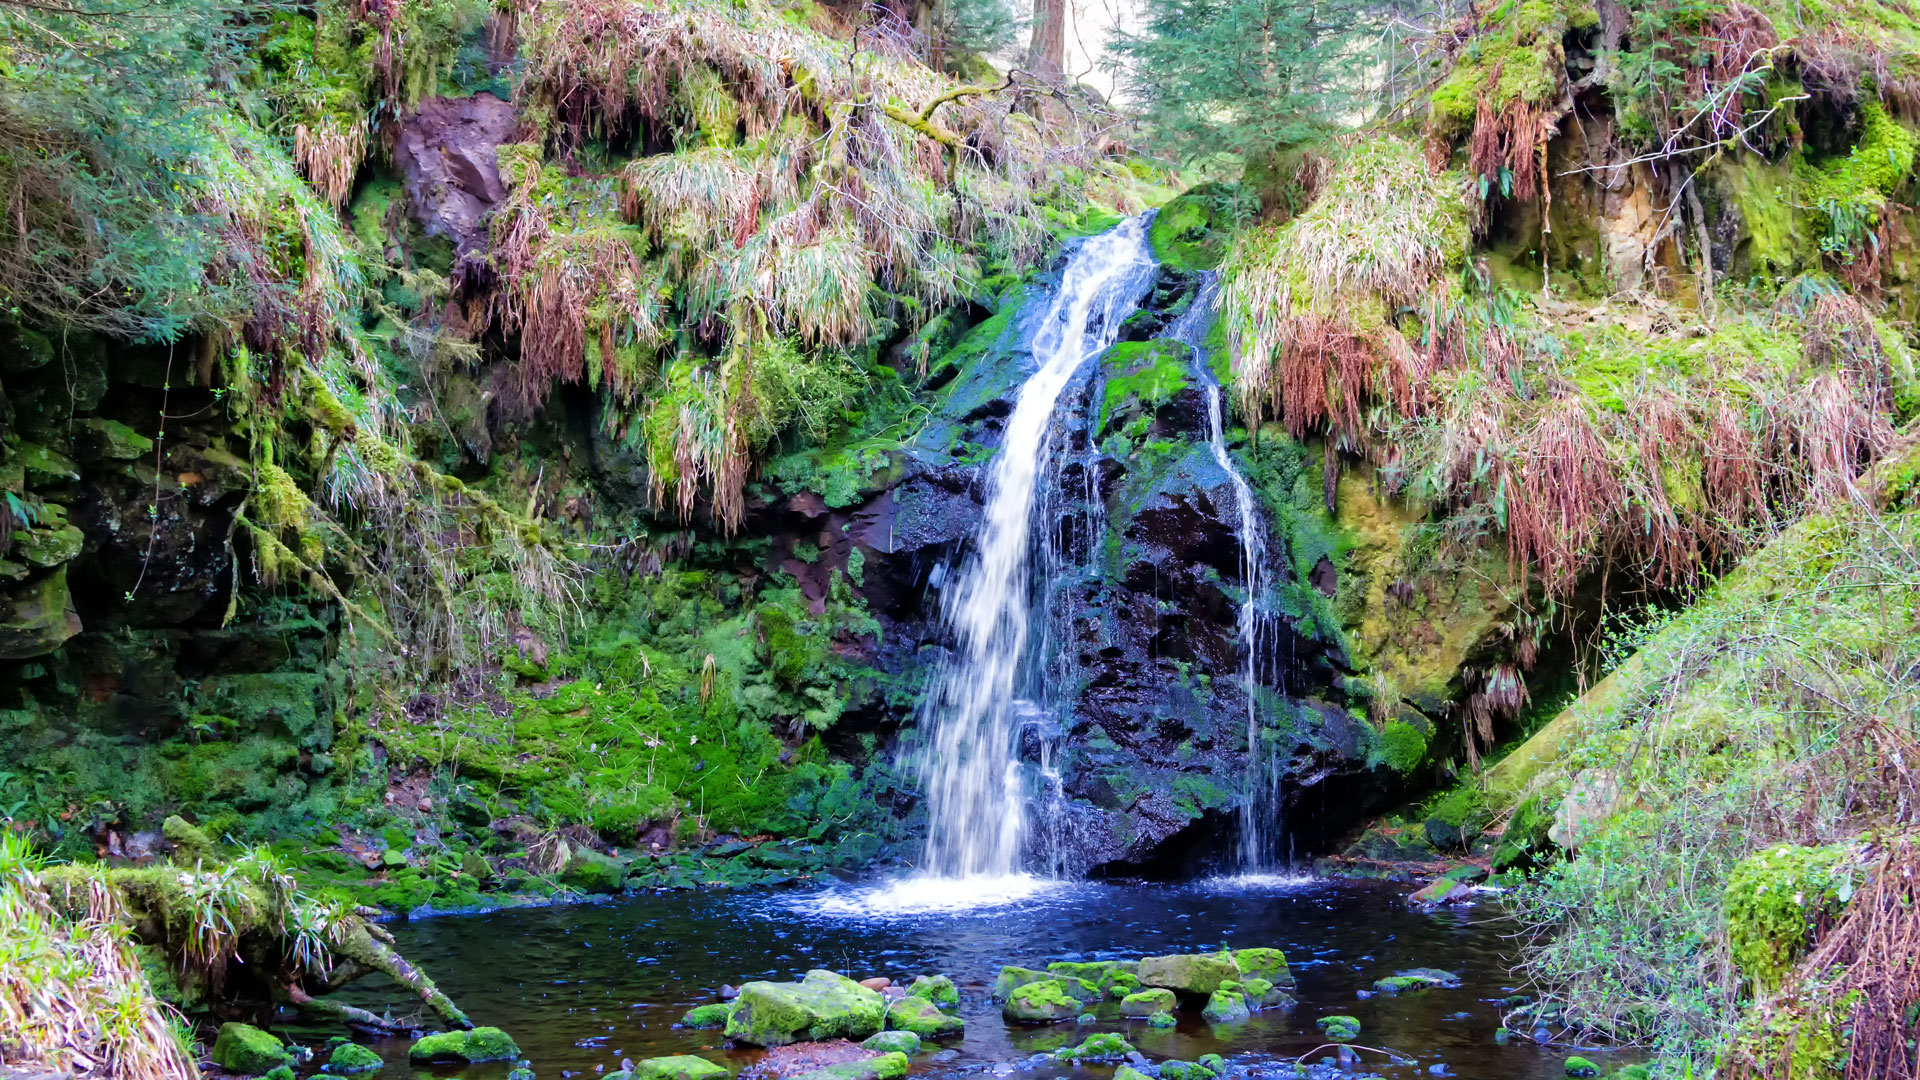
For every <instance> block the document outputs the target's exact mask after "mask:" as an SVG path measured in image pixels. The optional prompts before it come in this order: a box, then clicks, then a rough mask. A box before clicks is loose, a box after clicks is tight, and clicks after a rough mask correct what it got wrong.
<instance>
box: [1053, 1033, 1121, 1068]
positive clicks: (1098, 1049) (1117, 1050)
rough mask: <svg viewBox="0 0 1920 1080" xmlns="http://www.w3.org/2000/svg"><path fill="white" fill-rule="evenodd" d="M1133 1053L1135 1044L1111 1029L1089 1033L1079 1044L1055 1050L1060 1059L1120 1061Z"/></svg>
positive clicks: (1054, 1054)
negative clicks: (1094, 1033) (1095, 1033)
mask: <svg viewBox="0 0 1920 1080" xmlns="http://www.w3.org/2000/svg"><path fill="white" fill-rule="evenodd" d="M1131 1053H1133V1044H1132V1043H1130V1042H1128V1041H1127V1040H1126V1039H1124V1038H1122V1037H1120V1036H1119V1035H1116V1034H1114V1033H1113V1032H1111V1031H1103V1032H1100V1033H1099V1034H1097V1035H1089V1036H1087V1037H1086V1039H1085V1040H1084V1041H1083V1042H1081V1044H1080V1045H1079V1046H1069V1047H1064V1048H1062V1049H1059V1050H1055V1051H1054V1052H1053V1056H1054V1058H1055V1059H1056V1060H1059V1061H1080V1062H1085V1061H1120V1060H1122V1059H1124V1058H1125V1057H1126V1056H1127V1055H1128V1054H1131Z"/></svg>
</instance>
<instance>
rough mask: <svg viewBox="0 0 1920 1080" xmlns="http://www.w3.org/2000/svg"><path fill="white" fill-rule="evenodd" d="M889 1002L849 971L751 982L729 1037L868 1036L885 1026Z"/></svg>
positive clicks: (752, 1041)
mask: <svg viewBox="0 0 1920 1080" xmlns="http://www.w3.org/2000/svg"><path fill="white" fill-rule="evenodd" d="M886 1016H887V1005H886V1001H885V1000H884V999H883V998H881V996H880V995H879V994H877V993H875V992H874V991H872V990H869V989H867V988H866V987H864V986H861V985H860V984H859V983H857V982H854V981H853V980H852V979H849V978H847V977H846V976H844V975H838V974H835V973H834V972H831V971H822V970H820V969H818V968H815V969H814V970H812V971H809V972H807V974H806V977H805V978H803V979H802V980H800V981H799V982H797V983H775V982H750V983H748V984H746V985H745V986H742V987H741V988H740V997H739V999H738V1000H736V1001H735V1002H734V1008H733V1014H732V1015H731V1016H729V1017H727V1027H726V1033H727V1038H729V1039H732V1040H733V1041H734V1042H739V1043H747V1044H749V1045H752V1046H785V1045H787V1044H788V1043H795V1042H817V1041H819V1040H821V1039H833V1038H842V1039H864V1038H866V1037H867V1036H869V1035H872V1034H874V1033H875V1032H877V1031H879V1030H880V1029H881V1028H882V1027H884V1026H885V1023H886Z"/></svg>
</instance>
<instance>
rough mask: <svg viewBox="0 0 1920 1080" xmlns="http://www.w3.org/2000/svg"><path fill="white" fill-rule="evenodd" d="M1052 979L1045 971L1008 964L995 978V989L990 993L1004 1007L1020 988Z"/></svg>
mask: <svg viewBox="0 0 1920 1080" xmlns="http://www.w3.org/2000/svg"><path fill="white" fill-rule="evenodd" d="M1052 978H1053V976H1052V975H1050V974H1048V973H1047V972H1044V971H1035V970H1034V969H1032V968H1023V967H1016V966H1014V965H1012V964H1008V965H1006V966H1004V967H1002V968H1001V969H1000V973H999V974H998V975H995V976H994V977H993V987H992V988H991V990H990V991H989V992H990V993H991V994H992V995H993V1000H994V1001H995V1002H997V1003H999V1004H1002V1005H1004V1004H1006V1002H1007V999H1008V998H1010V997H1012V996H1013V992H1014V990H1016V989H1018V988H1019V987H1022V986H1025V985H1027V984H1028V983H1035V982H1042V981H1044V980H1048V979H1052Z"/></svg>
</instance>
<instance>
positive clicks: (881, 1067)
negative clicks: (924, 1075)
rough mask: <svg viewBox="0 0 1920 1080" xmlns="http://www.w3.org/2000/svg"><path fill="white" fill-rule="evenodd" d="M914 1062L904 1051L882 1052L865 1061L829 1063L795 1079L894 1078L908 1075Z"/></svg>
mask: <svg viewBox="0 0 1920 1080" xmlns="http://www.w3.org/2000/svg"><path fill="white" fill-rule="evenodd" d="M912 1067H913V1063H912V1062H910V1061H908V1060H907V1055H905V1054H902V1053H897V1052H896V1053H888V1054H881V1055H879V1056H878V1057H870V1058H867V1059H866V1060H864V1061H849V1062H846V1063H844V1064H841V1065H829V1066H827V1067H826V1068H824V1069H815V1070H813V1071H812V1072H804V1073H801V1074H800V1075H799V1076H797V1077H795V1078H794V1080H894V1078H895V1077H900V1076H905V1075H907V1070H908V1069H910V1068H912Z"/></svg>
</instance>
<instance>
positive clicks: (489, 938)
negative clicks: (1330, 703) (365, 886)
mask: <svg viewBox="0 0 1920 1080" xmlns="http://www.w3.org/2000/svg"><path fill="white" fill-rule="evenodd" d="M1403 895H1404V889H1403V888H1398V887H1394V886H1388V885H1380V884H1374V883H1365V882H1345V881H1313V880H1305V881H1293V882H1284V883H1275V882H1268V883H1266V884H1262V885H1238V884H1232V883H1214V884H1204V883H1197V884H1189V885H1161V884H1154V885H1146V884H1139V885H1129V884H1093V883H1088V884H1078V885H1071V886H1066V887H1063V888H1061V889H1060V890H1058V891H1056V892H1052V893H1049V894H1046V895H1042V896H1039V897H1035V898H1031V899H1028V900H1024V901H1021V902H1017V903H1014V904H1009V905H1005V906H1001V907H997V908H992V909H989V910H985V911H977V912H972V913H940V914H921V915H873V914H863V913H860V912H859V911H858V910H854V911H851V912H850V911H847V910H844V909H846V908H848V907H853V906H854V905H848V904H847V903H846V902H845V901H846V899H847V896H848V894H847V893H845V892H833V891H828V892H822V893H798V892H790V891H789V892H772V893H746V894H742V893H721V892H698V893H684V892H683V893H666V894H659V895H644V896H635V897H627V898H623V899H619V900H615V901H611V902H607V903H600V904H588V905H579V906H571V907H559V908H544V909H523V910H513V911H501V912H496V913H492V914H487V915H475V916H445V917H440V918H433V919H426V920H421V921H416V922H411V923H404V924H398V925H395V926H394V927H393V931H394V935H395V937H396V938H397V939H398V944H399V947H400V949H401V950H402V952H404V953H405V954H406V955H407V956H408V957H410V958H412V959H413V960H414V961H416V962H417V963H419V964H420V965H421V966H423V967H424V968H425V969H426V970H427V971H428V972H429V973H431V974H432V975H433V976H434V978H435V979H437V980H438V981H439V983H440V986H441V987H442V988H443V989H444V990H446V991H447V992H448V993H449V994H451V995H452V996H453V998H454V1000H456V1001H458V1002H460V1004H461V1005H462V1007H464V1008H465V1009H466V1010H467V1011H468V1012H469V1013H470V1014H471V1015H472V1017H473V1019H474V1021H475V1022H476V1023H480V1024H495V1025H498V1026H500V1027H503V1028H506V1029H507V1030H508V1031H509V1032H510V1033H511V1034H512V1035H513V1036H514V1038H515V1039H516V1040H518V1042H519V1043H520V1046H521V1048H522V1050H523V1051H524V1052H525V1053H526V1055H527V1056H528V1057H529V1058H530V1059H531V1060H532V1063H533V1068H534V1069H535V1071H536V1072H537V1073H538V1074H539V1076H540V1078H541V1080H555V1078H556V1077H558V1078H565V1077H569V1076H580V1077H584V1078H590V1077H592V1076H593V1075H595V1073H596V1072H597V1071H599V1070H605V1071H608V1072H611V1071H613V1070H615V1069H617V1068H619V1062H620V1059H621V1058H623V1057H627V1058H634V1059H639V1058H643V1057H650V1056H654V1055H659V1054H677V1053H696V1054H700V1055H703V1056H705V1057H709V1058H712V1059H713V1060H715V1061H719V1062H722V1063H725V1064H727V1065H729V1066H730V1067H733V1068H735V1069H738V1068H741V1067H744V1066H746V1065H748V1064H750V1063H752V1062H753V1061H754V1060H755V1059H756V1057H757V1056H758V1055H757V1054H756V1053H755V1052H751V1051H730V1050H728V1049H727V1048H726V1047H725V1044H724V1040H723V1039H722V1038H721V1037H720V1033H719V1032H714V1031H683V1030H676V1029H675V1028H674V1027H673V1024H674V1022H675V1021H676V1020H677V1019H679V1017H680V1016H681V1014H682V1013H683V1012H684V1011H685V1010H686V1009H688V1008H690V1007H692V1006H694V1005H699V1004H704V1003H707V1002H709V1001H712V1000H714V995H715V992H716V991H717V989H718V988H719V986H720V985H721V984H722V983H732V984H735V985H738V984H740V983H742V982H745V981H748V980H752V979H792V978H797V977H798V976H799V975H801V974H802V973H804V972H805V971H806V970H807V969H809V968H815V967H824V968H831V969H833V970H836V971H840V972H843V973H845V974H848V975H851V976H853V977H854V978H865V977H867V976H871V975H886V976H889V977H892V978H894V979H896V980H899V979H902V978H905V977H911V976H912V975H914V974H918V973H922V972H944V973H946V974H948V975H951V976H952V977H953V979H954V981H955V982H956V983H958V984H959V985H960V987H961V993H962V997H963V1002H962V1006H961V1015H962V1016H964V1017H965V1018H966V1020H967V1029H966V1034H965V1038H964V1039H961V1040H957V1041H950V1042H948V1043H946V1044H945V1045H946V1046H947V1047H949V1048H951V1049H952V1050H954V1051H957V1053H953V1054H947V1055H942V1060H933V1059H931V1058H930V1056H929V1055H926V1054H923V1055H922V1056H921V1057H920V1058H919V1059H917V1060H916V1062H915V1069H914V1075H915V1076H916V1077H920V1076H924V1077H944V1076H955V1075H960V1074H980V1075H995V1074H1008V1073H1011V1074H1013V1075H1014V1076H1015V1077H1016V1078H1017V1077H1020V1076H1029V1075H1030V1076H1035V1077H1059V1076H1062V1075H1064V1074H1068V1073H1072V1072H1074V1071H1075V1070H1073V1069H1071V1068H1065V1067H1056V1066H1052V1065H1046V1066H1033V1065H1030V1064H1028V1063H1027V1059H1029V1058H1031V1057H1032V1056H1033V1055H1034V1054H1036V1053H1040V1052H1044V1051H1050V1050H1052V1049H1055V1048H1056V1047H1059V1046H1062V1045H1069V1044H1071V1043H1074V1042H1078V1041H1079V1040H1080V1039H1082V1038H1084V1037H1085V1036H1086V1035H1088V1034H1090V1033H1092V1032H1094V1031H1121V1032H1123V1033H1124V1034H1125V1035H1126V1037H1127V1038H1128V1039H1129V1040H1130V1041H1131V1042H1132V1043H1133V1044H1134V1045H1135V1046H1136V1047H1138V1048H1139V1050H1140V1051H1141V1052H1142V1053H1144V1054H1145V1055H1146V1056H1147V1057H1148V1058H1149V1059H1151V1060H1154V1061H1158V1060H1161V1059H1164V1058H1182V1059H1187V1060H1191V1059H1193V1058H1196V1057H1198V1056H1200V1055H1201V1054H1205V1053H1220V1054H1223V1055H1225V1056H1227V1057H1228V1058H1230V1059H1233V1060H1235V1061H1238V1062H1242V1063H1246V1064H1249V1065H1256V1066H1262V1067H1264V1066H1268V1065H1275V1066H1277V1065H1279V1064H1281V1063H1282V1062H1290V1061H1291V1060H1292V1059H1294V1058H1296V1057H1298V1056H1299V1055H1302V1054H1309V1052H1311V1051H1314V1048H1315V1047H1316V1046H1319V1045H1320V1044H1321V1043H1322V1040H1321V1039H1320V1038H1319V1036H1318V1033H1317V1031H1316V1030H1315V1028H1314V1023H1313V1022H1314V1020H1315V1019H1316V1018H1318V1017H1321V1016H1325V1015H1328V1014H1332V1013H1346V1014H1350V1015H1352V1016H1355V1017H1358V1018H1359V1020H1360V1021H1361V1023H1362V1025H1363V1029H1362V1033H1361V1036H1360V1038H1359V1039H1358V1040H1357V1041H1358V1042H1359V1043H1360V1044H1362V1045H1366V1046H1372V1047H1385V1048H1390V1049H1392V1050H1395V1051H1398V1052H1399V1053H1401V1054H1404V1055H1406V1057H1407V1058H1408V1059H1410V1060H1408V1061H1404V1062H1394V1061H1391V1060H1389V1059H1386V1058H1384V1057H1381V1056H1379V1055H1375V1054H1366V1055H1364V1057H1363V1061H1362V1065H1363V1068H1364V1071H1367V1072H1372V1073H1377V1074H1379V1075H1381V1076H1388V1077H1409V1078H1410V1077H1416V1076H1419V1077H1426V1076H1433V1075H1441V1076H1460V1077H1485V1078H1496V1077H1498V1078H1513V1080H1536V1078H1537V1080H1548V1078H1556V1080H1557V1078H1559V1077H1561V1076H1563V1075H1564V1062H1565V1059H1566V1056H1567V1055H1568V1053H1570V1052H1571V1051H1569V1050H1568V1049H1566V1048H1555V1049H1548V1048H1543V1047H1540V1046H1536V1045H1533V1044H1531V1043H1527V1042H1525V1041H1524V1040H1522V1041H1516V1042H1515V1043H1513V1044H1510V1045H1506V1046H1499V1045H1496V1044H1495V1042H1494V1032H1495V1029H1496V1028H1498V1027H1499V1026H1500V1020H1501V1013H1502V1011H1503V1010H1502V1007H1501V1005H1500V1004H1499V1000H1500V999H1501V998H1503V997H1506V996H1508V995H1510V994H1514V993H1516V992H1523V990H1524V988H1522V987H1518V986H1516V985H1515V983H1514V982H1513V980H1512V976H1511V975H1510V974H1509V971H1508V962H1509V959H1510V957H1511V955H1512V953H1513V948H1514V943H1513V941H1512V939H1511V934H1512V932H1513V927H1512V924H1511V923H1510V922H1507V921H1506V920H1504V919H1503V918H1502V916H1501V914H1500V910H1499V907H1498V903H1497V901H1495V900H1491V899H1490V900H1489V901H1487V902H1483V903H1480V904H1477V905H1474V906H1470V907H1464V908H1459V909H1453V910H1444V911H1441V912H1438V913H1434V914H1422V913H1419V912H1415V911H1412V910H1410V909H1409V908H1408V907H1407V906H1406V904H1405V903H1404V901H1403V899H1402V897H1403ZM1223 945H1226V946H1232V947H1236V948H1245V947H1249V946H1257V945H1265V946H1278V947H1279V948H1282V949H1284V950H1286V953H1287V956H1288V958H1289V960H1290V961H1291V962H1292V965H1293V970H1294V974H1295V975H1296V976H1297V978H1298V980H1299V987H1298V990H1297V994H1298V996H1299V998H1300V1003H1299V1004H1298V1005H1297V1006H1295V1007H1294V1008H1291V1009H1285V1010H1268V1011H1264V1012H1260V1013H1256V1014H1255V1015H1254V1017H1253V1019H1252V1020H1250V1021H1247V1022H1245V1023H1241V1024H1237V1025H1232V1026H1227V1027H1215V1026H1212V1025H1209V1024H1206V1023H1205V1022H1203V1021H1202V1020H1201V1019H1200V1017H1199V1015H1198V1014H1197V1012H1196V1013H1194V1014H1193V1015H1186V1014H1182V1015H1181V1017H1180V1024H1179V1027H1178V1028H1176V1029H1173V1030H1169V1031H1154V1030H1152V1029H1149V1028H1148V1027H1147V1026H1146V1025H1145V1024H1144V1023H1143V1022H1140V1021H1126V1020H1122V1019H1120V1018H1119V1017H1117V1016H1115V1015H1109V1014H1111V1013H1112V1011H1113V1010H1112V1007H1111V1006H1106V1007H1104V1008H1103V1010H1102V1019H1101V1022H1100V1023H1098V1024H1095V1025H1075V1024H1071V1023H1070V1024H1066V1025H1060V1026H1056V1027H1051V1028H1028V1027H1020V1026H1013V1025H1009V1024H1007V1023H1006V1022H1004V1021H1003V1020H1002V1019H1001V1017H1000V1014H999V1011H998V1009H997V1008H996V1007H995V1006H994V1005H993V1004H992V1002H991V1001H989V1000H988V998H987V993H986V987H987V984H988V983H989V982H990V981H991V980H992V978H993V975H994V973H995V972H996V971H998V969H999V967H1000V966H1001V965H1002V964H1009V963H1011V964H1020V965H1023V966H1035V967H1038V966H1042V965H1044V964H1045V963H1046V962H1047V961H1049V960H1095V959H1120V958H1132V957H1139V956H1151V955H1159V954H1164V953H1173V952H1194V951H1200V950H1211V949H1217V948H1219V947H1221V946H1223ZM1409 967H1439V968H1445V969H1448V970H1451V971H1455V972H1458V973H1459V974H1460V975H1461V976H1463V977H1464V979H1465V984H1464V986H1462V987H1461V988H1460V989H1457V990H1432V991H1428V992H1426V993H1422V994H1411V995H1404V996H1401V997H1388V996H1384V995H1377V996H1374V997H1371V998H1369V999H1364V1000H1363V999H1361V998H1360V997H1359V996H1358V994H1357V992H1358V991H1361V990H1364V989H1367V988H1369V987H1370V986H1371V985H1372V983H1373V980H1375V979H1377V978H1381V977H1383V976H1386V975H1391V974H1393V973H1394V972H1395V971H1397V970H1401V969H1404V968H1409ZM363 993H364V992H363ZM362 1000H367V1001H370V1000H371V999H370V998H366V997H363V998H362ZM406 1045H407V1044H406V1043H405V1042H404V1041H398V1040H396V1041H393V1042H390V1043H385V1044H376V1047H375V1048H376V1049H378V1050H380V1051H381V1053H382V1054H383V1055H385V1056H386V1057H387V1059H388V1060H389V1061H390V1062H394V1063H403V1062H404V1061H405V1060H406ZM1582 1052H1583V1053H1585V1054H1586V1056H1588V1057H1592V1058H1595V1059H1597V1060H1601V1061H1602V1063H1603V1064H1604V1063H1605V1058H1604V1055H1601V1054H1596V1053H1593V1052H1589V1051H1582ZM1325 1053H1326V1052H1325V1051H1321V1052H1319V1053H1314V1054H1312V1055H1311V1056H1310V1057H1309V1058H1308V1061H1309V1062H1312V1061H1316V1060H1318V1059H1319V1058H1320V1057H1321V1056H1324V1054H1325ZM1436 1066H1438V1067H1440V1069H1439V1070H1438V1071H1436ZM502 1071H504V1070H502ZM1262 1071H1265V1070H1264V1068H1263V1069H1262ZM1079 1072H1080V1074H1081V1075H1083V1076H1085V1077H1088V1078H1089V1080H1094V1078H1102V1077H1106V1076H1108V1075H1110V1074H1111V1072H1112V1069H1111V1068H1097V1067H1091V1066H1089V1067H1086V1068H1084V1069H1081V1070H1079ZM483 1073H485V1074H486V1075H483ZM406 1074H407V1070H406V1069H405V1068H404V1066H401V1067H398V1068H392V1067H390V1069H389V1078H388V1080H397V1078H398V1077H401V1076H405V1075H406ZM443 1075H447V1074H443ZM465 1076H466V1077H467V1078H468V1080H492V1077H491V1070H482V1069H468V1070H466V1071H465Z"/></svg>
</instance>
